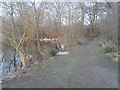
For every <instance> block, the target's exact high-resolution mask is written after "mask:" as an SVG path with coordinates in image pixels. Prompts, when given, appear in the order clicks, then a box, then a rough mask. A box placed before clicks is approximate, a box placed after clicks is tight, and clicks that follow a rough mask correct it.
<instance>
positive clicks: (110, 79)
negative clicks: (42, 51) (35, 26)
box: [3, 42, 118, 88]
mask: <svg viewBox="0 0 120 90" xmlns="http://www.w3.org/2000/svg"><path fill="white" fill-rule="evenodd" d="M93 44H94V42H93V43H89V45H83V46H76V47H73V48H71V50H70V53H69V54H68V55H67V56H57V57H55V58H53V59H50V60H49V61H48V62H46V63H45V64H44V65H42V66H41V67H40V66H39V65H34V67H33V68H31V69H30V70H29V71H28V75H27V76H25V77H22V78H21V77H17V78H16V79H14V80H12V81H9V82H7V83H5V84H3V87H9V88H15V87H17V88H28V87H29V88H118V72H117V71H118V70H117V65H116V66H114V67H113V66H111V65H109V64H106V61H105V60H102V59H101V58H99V57H98V56H97V55H96V52H95V49H94V45H93Z"/></svg>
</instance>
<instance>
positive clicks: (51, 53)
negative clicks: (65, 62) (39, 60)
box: [49, 50, 57, 56]
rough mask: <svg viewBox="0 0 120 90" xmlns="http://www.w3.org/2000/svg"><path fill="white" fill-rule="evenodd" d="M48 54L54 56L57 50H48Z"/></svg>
mask: <svg viewBox="0 0 120 90" xmlns="http://www.w3.org/2000/svg"><path fill="white" fill-rule="evenodd" d="M49 54H50V55H52V56H56V54H57V51H55V50H51V51H50V52H49Z"/></svg>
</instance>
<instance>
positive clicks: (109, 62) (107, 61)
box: [95, 42, 117, 66]
mask: <svg viewBox="0 0 120 90" xmlns="http://www.w3.org/2000/svg"><path fill="white" fill-rule="evenodd" d="M95 52H96V54H97V56H99V57H100V58H101V59H102V62H103V63H104V64H107V65H109V66H116V65H117V63H116V62H113V60H112V59H111V58H109V57H108V56H107V55H106V53H105V52H104V49H103V48H102V47H101V46H100V45H99V44H98V42H96V43H95Z"/></svg>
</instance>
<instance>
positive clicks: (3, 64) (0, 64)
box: [0, 52, 20, 78]
mask: <svg viewBox="0 0 120 90" xmlns="http://www.w3.org/2000/svg"><path fill="white" fill-rule="evenodd" d="M9 54H13V52H10V53H9ZM0 58H1V59H2V54H0ZM1 59H0V60H1ZM15 63H16V67H15V66H14V64H15ZM15 63H14V61H13V57H12V56H10V55H9V57H8V58H7V60H5V61H0V78H5V77H6V76H7V75H8V74H10V73H12V72H13V71H15V69H16V68H17V69H18V68H19V67H20V58H19V55H18V54H16V55H15Z"/></svg>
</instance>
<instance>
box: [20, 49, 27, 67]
mask: <svg viewBox="0 0 120 90" xmlns="http://www.w3.org/2000/svg"><path fill="white" fill-rule="evenodd" d="M18 53H19V56H20V60H21V63H22V68H26V67H28V63H27V60H26V58H25V54H24V53H23V52H21V51H18Z"/></svg>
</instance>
